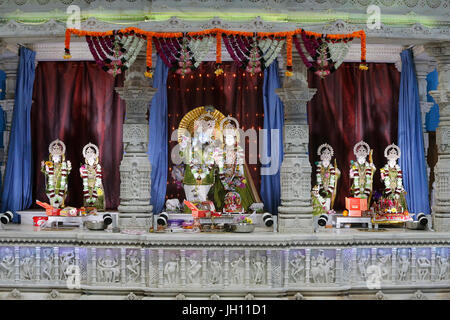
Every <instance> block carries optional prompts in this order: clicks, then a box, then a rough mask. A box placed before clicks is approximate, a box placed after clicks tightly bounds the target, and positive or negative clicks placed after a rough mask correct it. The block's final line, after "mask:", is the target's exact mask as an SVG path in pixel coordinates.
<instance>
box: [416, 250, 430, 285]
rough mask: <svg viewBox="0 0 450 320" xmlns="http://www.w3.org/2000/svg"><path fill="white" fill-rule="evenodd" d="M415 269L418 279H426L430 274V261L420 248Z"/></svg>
mask: <svg viewBox="0 0 450 320" xmlns="http://www.w3.org/2000/svg"><path fill="white" fill-rule="evenodd" d="M417 268H418V269H417V271H418V275H419V280H422V281H423V280H426V279H427V278H428V276H429V274H430V269H431V262H430V260H429V259H428V258H427V256H426V251H425V250H420V251H419V254H418V257H417Z"/></svg>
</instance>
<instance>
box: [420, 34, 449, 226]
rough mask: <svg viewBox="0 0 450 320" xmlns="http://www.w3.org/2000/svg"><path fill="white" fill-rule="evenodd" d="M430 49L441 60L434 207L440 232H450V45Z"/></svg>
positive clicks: (438, 45) (435, 98)
mask: <svg viewBox="0 0 450 320" xmlns="http://www.w3.org/2000/svg"><path fill="white" fill-rule="evenodd" d="M426 50H427V51H428V53H429V54H430V55H432V56H433V57H434V59H436V61H437V71H438V74H439V86H438V88H437V90H434V91H430V94H431V95H432V96H433V98H434V100H435V101H436V103H437V104H438V105H439V127H438V128H437V129H436V144H437V147H438V162H437V164H436V167H435V178H436V190H435V192H434V205H433V207H432V211H433V212H432V215H433V226H434V229H435V230H436V231H443V232H448V231H450V42H449V41H446V42H439V43H432V44H429V45H428V46H427V47H426Z"/></svg>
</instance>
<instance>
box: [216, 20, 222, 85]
mask: <svg viewBox="0 0 450 320" xmlns="http://www.w3.org/2000/svg"><path fill="white" fill-rule="evenodd" d="M214 73H215V74H216V76H219V75H221V74H222V73H223V69H222V30H220V29H219V30H218V32H217V33H216V71H214Z"/></svg>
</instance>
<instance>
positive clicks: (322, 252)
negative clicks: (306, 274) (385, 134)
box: [310, 249, 336, 284]
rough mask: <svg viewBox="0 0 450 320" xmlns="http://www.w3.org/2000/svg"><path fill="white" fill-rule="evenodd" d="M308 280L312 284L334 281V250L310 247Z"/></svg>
mask: <svg viewBox="0 0 450 320" xmlns="http://www.w3.org/2000/svg"><path fill="white" fill-rule="evenodd" d="M310 281H311V283H314V284H320V283H334V282H335V281H336V251H335V250H332V249H312V250H311V261H310Z"/></svg>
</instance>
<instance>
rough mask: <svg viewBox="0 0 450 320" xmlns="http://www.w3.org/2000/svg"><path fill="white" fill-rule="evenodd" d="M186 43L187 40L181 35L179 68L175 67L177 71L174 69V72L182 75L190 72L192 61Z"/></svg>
mask: <svg viewBox="0 0 450 320" xmlns="http://www.w3.org/2000/svg"><path fill="white" fill-rule="evenodd" d="M188 43H189V40H188V39H187V38H186V37H183V44H182V47H181V52H180V58H179V61H178V66H179V67H180V68H179V69H177V71H175V73H177V74H180V75H182V76H184V75H185V74H188V73H190V72H191V68H192V61H191V55H192V53H191V52H190V50H189V48H188Z"/></svg>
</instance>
